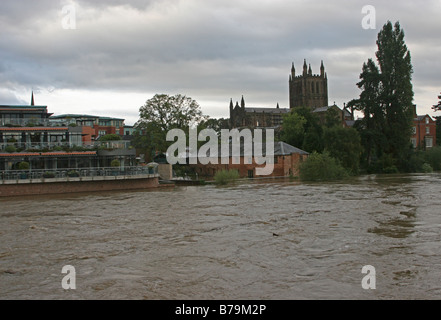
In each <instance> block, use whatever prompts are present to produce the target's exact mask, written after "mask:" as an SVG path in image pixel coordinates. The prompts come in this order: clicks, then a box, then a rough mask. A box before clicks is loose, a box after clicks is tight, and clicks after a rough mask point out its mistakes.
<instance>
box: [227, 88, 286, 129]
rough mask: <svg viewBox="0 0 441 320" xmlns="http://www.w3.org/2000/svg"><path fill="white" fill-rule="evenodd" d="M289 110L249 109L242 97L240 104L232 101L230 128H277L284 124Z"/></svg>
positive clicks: (278, 108) (277, 108) (276, 108)
mask: <svg viewBox="0 0 441 320" xmlns="http://www.w3.org/2000/svg"><path fill="white" fill-rule="evenodd" d="M288 112H289V109H288V108H280V107H279V104H277V106H276V107H275V108H248V107H245V100H244V98H243V96H242V100H241V102H240V105H239V102H236V105H235V106H234V105H233V100H232V99H231V100H230V128H232V129H233V128H243V127H246V128H269V127H273V128H277V127H279V126H280V125H281V124H282V120H283V115H284V114H285V113H288Z"/></svg>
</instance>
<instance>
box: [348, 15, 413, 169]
mask: <svg viewBox="0 0 441 320" xmlns="http://www.w3.org/2000/svg"><path fill="white" fill-rule="evenodd" d="M377 47H378V51H377V52H376V57H377V62H378V67H377V65H376V64H375V62H374V61H373V60H372V59H369V60H368V62H367V63H365V64H364V65H363V70H362V73H361V74H360V79H361V81H360V82H359V83H358V84H357V86H358V87H359V88H360V89H361V90H362V93H361V94H360V98H359V99H357V100H353V101H351V102H350V104H349V106H354V107H355V108H356V109H358V110H360V111H362V112H363V113H364V119H363V122H362V125H361V126H360V130H361V131H362V132H361V135H362V141H363V145H364V147H365V152H366V157H367V163H368V164H370V163H371V159H372V158H373V157H375V158H377V159H378V158H387V159H391V160H392V162H394V163H396V164H397V165H398V166H399V167H400V168H404V167H406V161H407V160H408V156H409V152H410V137H411V133H412V131H411V129H412V117H413V104H412V101H413V88H412V72H413V70H412V64H411V57H410V52H409V50H408V49H407V46H406V44H405V42H404V32H403V30H401V27H400V24H399V22H396V23H395V25H394V26H392V23H391V22H390V21H388V22H387V23H386V24H385V25H384V26H383V29H382V30H381V31H380V32H379V34H378V38H377Z"/></svg>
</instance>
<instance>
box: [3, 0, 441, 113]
mask: <svg viewBox="0 0 441 320" xmlns="http://www.w3.org/2000/svg"><path fill="white" fill-rule="evenodd" d="M423 3H424V4H422V2H415V1H388V2H387V3H384V1H371V2H370V3H369V4H371V5H373V6H374V7H375V8H376V13H377V18H376V20H377V21H376V24H377V29H376V30H364V29H363V28H362V27H361V20H362V18H363V15H362V13H361V8H362V7H363V6H364V5H366V4H367V3H366V2H365V1H343V0H339V1H302V0H298V1H287V0H286V1H282V0H276V1H268V0H257V1H245V0H239V1H231V0H222V1H221V0H213V1H203V0H181V1H179V0H151V1H141V0H134V1H120V0H111V1H108V0H106V1H103V0H99V1H95V0H93V1H92V0H78V1H75V2H71V1H68V0H61V1H53V0H40V1H31V0H29V1H12V0H5V1H1V2H0V30H1V31H0V34H1V38H0V83H1V86H2V90H0V98H2V97H5V99H6V97H8V99H9V100H11V99H12V97H13V96H14V95H13V94H11V92H13V91H14V90H24V88H30V87H40V88H48V87H50V88H56V89H66V88H68V89H73V88H74V89H87V90H91V91H94V90H115V91H125V90H129V91H141V92H142V91H148V92H165V91H169V92H175V93H178V92H179V93H184V94H187V93H188V92H191V93H194V94H196V95H198V96H203V97H206V98H207V99H209V98H208V97H211V98H210V99H211V100H216V99H223V100H226V99H229V98H230V97H237V96H238V95H240V94H246V95H247V96H249V97H250V98H252V99H254V100H256V101H262V103H270V104H275V103H276V102H282V105H283V104H286V102H287V100H288V97H287V81H288V75H289V72H290V68H291V62H294V63H295V66H296V68H297V70H301V66H302V64H303V59H307V62H308V63H311V67H312V68H313V71H314V72H318V68H319V65H320V61H321V60H324V63H325V67H326V71H327V72H328V76H329V78H330V91H331V92H330V99H337V100H339V99H340V100H346V101H347V100H350V99H352V98H355V97H356V95H357V94H358V89H357V88H356V85H355V84H356V82H357V81H358V75H359V73H360V71H361V67H362V63H363V62H364V61H366V60H367V59H368V58H374V57H375V50H376V45H375V41H376V37H377V34H378V31H379V29H381V27H382V25H383V24H384V23H386V22H387V20H391V21H392V22H395V21H398V20H399V21H400V23H401V26H402V27H403V29H404V31H405V33H406V43H407V44H408V47H409V49H410V51H411V53H412V58H413V63H414V69H415V79H418V80H419V81H421V84H422V85H428V86H435V87H436V86H438V87H440V86H441V83H440V76H439V74H438V72H437V70H440V67H441V65H440V62H439V61H440V59H439V58H438V57H439V56H440V53H441V44H440V43H439V35H438V32H439V30H440V22H439V19H438V14H437V12H440V10H439V9H441V8H440V1H431V0H427V1H424V2H423ZM69 4H74V7H75V17H76V29H75V30H64V29H63V28H62V27H61V21H62V19H63V13H62V12H61V10H62V8H63V6H65V5H69ZM426 46H427V47H429V48H430V50H426V48H427V47H426ZM414 52H415V54H414ZM28 90H29V89H28ZM435 94H436V92H434V95H435ZM333 97H334V98H333ZM9 100H8V101H9ZM331 102H332V101H331Z"/></svg>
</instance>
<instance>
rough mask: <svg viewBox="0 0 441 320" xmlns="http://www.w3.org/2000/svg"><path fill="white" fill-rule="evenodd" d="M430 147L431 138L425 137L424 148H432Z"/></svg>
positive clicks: (431, 143)
mask: <svg viewBox="0 0 441 320" xmlns="http://www.w3.org/2000/svg"><path fill="white" fill-rule="evenodd" d="M432 147H433V139H432V138H426V148H432Z"/></svg>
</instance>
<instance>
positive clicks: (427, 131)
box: [412, 127, 430, 134]
mask: <svg viewBox="0 0 441 320" xmlns="http://www.w3.org/2000/svg"><path fill="white" fill-rule="evenodd" d="M416 133H417V128H416V127H412V134H416ZM426 134H430V127H426Z"/></svg>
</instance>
